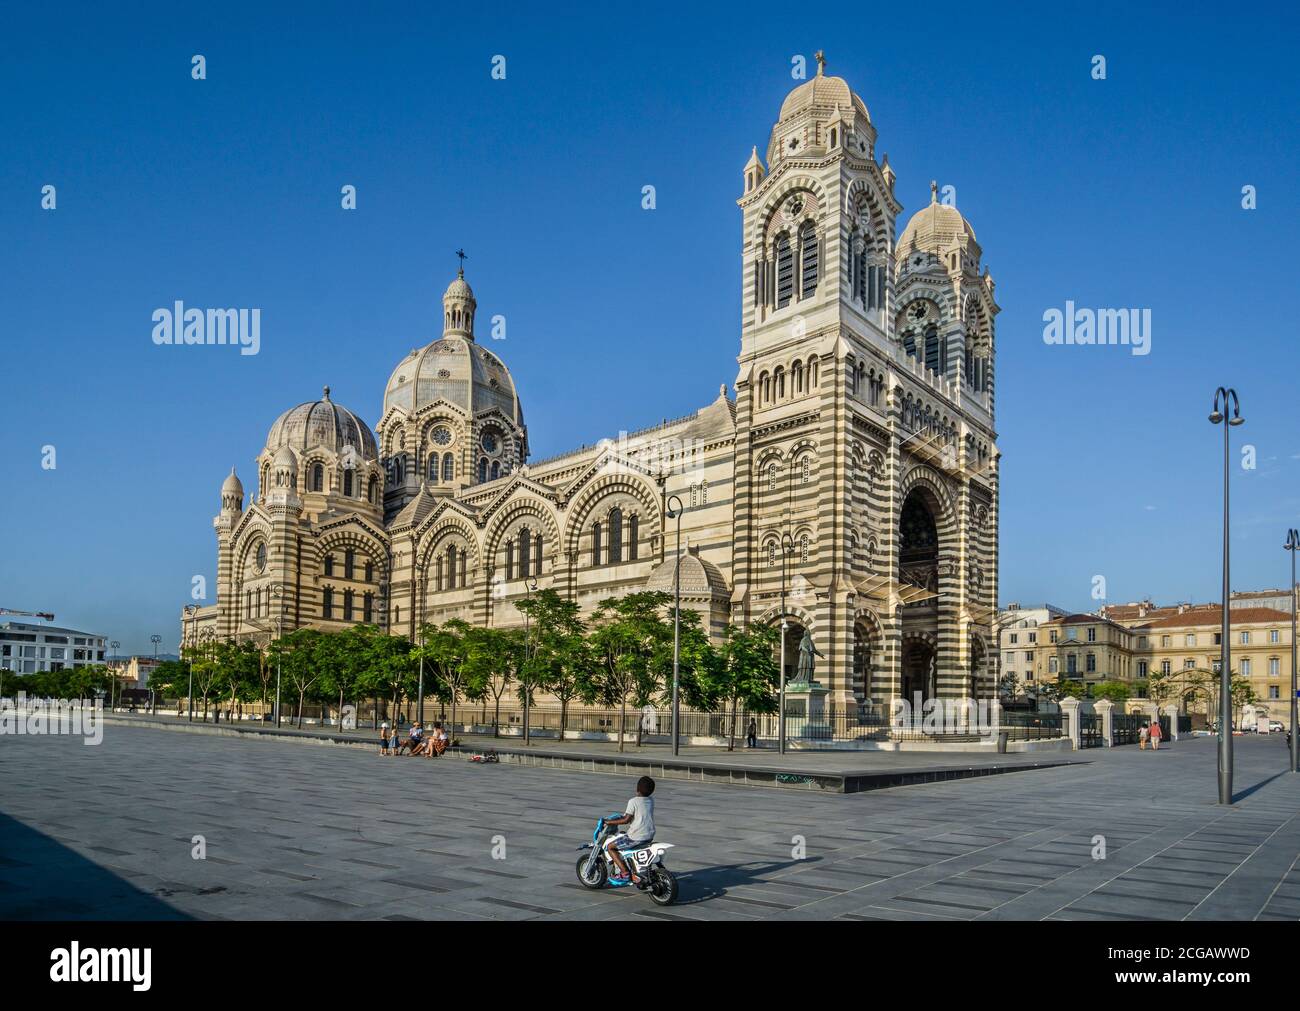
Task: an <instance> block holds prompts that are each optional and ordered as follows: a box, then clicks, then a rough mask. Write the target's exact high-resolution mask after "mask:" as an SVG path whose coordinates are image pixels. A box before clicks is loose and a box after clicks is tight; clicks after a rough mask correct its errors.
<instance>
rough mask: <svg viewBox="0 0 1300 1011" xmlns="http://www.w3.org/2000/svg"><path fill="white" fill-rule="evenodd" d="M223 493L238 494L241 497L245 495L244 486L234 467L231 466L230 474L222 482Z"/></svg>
mask: <svg viewBox="0 0 1300 1011" xmlns="http://www.w3.org/2000/svg"><path fill="white" fill-rule="evenodd" d="M221 494H222V495H238V496H239V497H240V498H243V497H244V486H243V484H241V483H240V480H239V478H238V477H237V476H236V474H235V468H234V467H231V468H230V474H229V476H228V477H227V478H226V479H225V480H224V481H222V482H221Z"/></svg>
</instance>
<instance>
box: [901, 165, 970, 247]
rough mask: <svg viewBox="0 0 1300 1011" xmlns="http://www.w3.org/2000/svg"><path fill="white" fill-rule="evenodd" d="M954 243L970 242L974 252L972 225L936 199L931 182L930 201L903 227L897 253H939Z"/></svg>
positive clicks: (964, 245)
mask: <svg viewBox="0 0 1300 1011" xmlns="http://www.w3.org/2000/svg"><path fill="white" fill-rule="evenodd" d="M954 246H960V247H966V246H974V247H975V252H976V254H977V255H978V252H979V243H978V242H977V241H976V239H975V229H973V228H972V227H971V225H970V222H969V221H967V220H966V219H965V218H964V217H962V214H961V211H959V210H957V208H956V207H952V206H949V205H948V204H941V203H939V198H938V186H937V185H936V184H935V183H931V184H930V203H929V205H928V206H926V207H923V208H921V210H919V211H917V212H916V213H915V214H913V215H912V220H911V221H909V222H908V223H907V227H906V228H904V229H903V235H902V237H901V238H900V239H899V240H898V248H897V256H898V258H899V259H900V260H901V259H904V258H906V257H907V256H908V255H909V254H910V253H912V252H915V251H917V250H921V251H923V252H926V253H942V252H947V251H948V250H950V249H952V248H953V247H954Z"/></svg>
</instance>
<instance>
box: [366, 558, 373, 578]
mask: <svg viewBox="0 0 1300 1011" xmlns="http://www.w3.org/2000/svg"><path fill="white" fill-rule="evenodd" d="M374 581H375V563H374V562H372V561H370V560H368V559H367V561H366V582H367V583H373V582H374Z"/></svg>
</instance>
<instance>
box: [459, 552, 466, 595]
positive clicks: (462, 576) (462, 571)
mask: <svg viewBox="0 0 1300 1011" xmlns="http://www.w3.org/2000/svg"><path fill="white" fill-rule="evenodd" d="M467 559H468V556H467V555H466V554H465V552H464V551H462V552H461V553H460V558H459V561H460V575H459V576H458V577H457V578H458V579H459V580H460V585H461V586H462V587H463V586H467V585H468V584H467V583H466V580H465V565H466V562H467Z"/></svg>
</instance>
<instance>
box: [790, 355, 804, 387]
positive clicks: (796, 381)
mask: <svg viewBox="0 0 1300 1011" xmlns="http://www.w3.org/2000/svg"><path fill="white" fill-rule="evenodd" d="M790 382H791V385H793V386H794V392H795V393H796V394H800V393H803V362H795V363H794V365H792V366H791V367H790Z"/></svg>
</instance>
